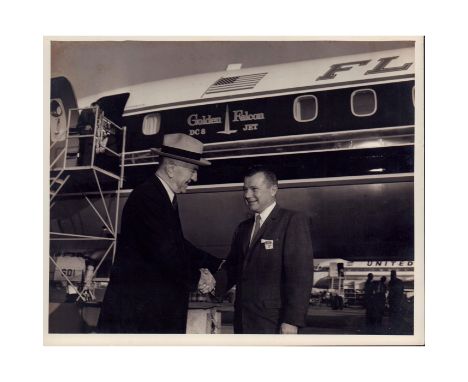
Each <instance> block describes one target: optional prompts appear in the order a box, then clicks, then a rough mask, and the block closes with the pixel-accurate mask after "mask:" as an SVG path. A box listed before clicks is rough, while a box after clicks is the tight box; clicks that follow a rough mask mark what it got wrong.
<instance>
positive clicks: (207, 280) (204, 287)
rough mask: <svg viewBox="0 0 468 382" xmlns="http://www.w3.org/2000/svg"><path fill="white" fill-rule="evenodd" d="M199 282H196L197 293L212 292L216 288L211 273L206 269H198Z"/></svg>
mask: <svg viewBox="0 0 468 382" xmlns="http://www.w3.org/2000/svg"><path fill="white" fill-rule="evenodd" d="M200 273H201V275H200V281H198V291H199V292H200V293H202V294H206V293H210V292H213V291H214V289H215V286H216V280H215V278H214V277H213V275H212V274H211V272H210V271H209V270H208V269H206V268H201V269H200Z"/></svg>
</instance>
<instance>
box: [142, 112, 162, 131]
mask: <svg viewBox="0 0 468 382" xmlns="http://www.w3.org/2000/svg"><path fill="white" fill-rule="evenodd" d="M160 127H161V115H160V114H159V113H153V114H148V115H146V116H145V118H144V119H143V128H142V131H143V134H144V135H155V134H157V133H159V129H160Z"/></svg>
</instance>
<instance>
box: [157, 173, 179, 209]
mask: <svg viewBox="0 0 468 382" xmlns="http://www.w3.org/2000/svg"><path fill="white" fill-rule="evenodd" d="M156 177H157V178H158V179H159V180H160V181H161V183H162V185H163V186H164V188H165V189H166V191H167V195H168V196H169V200H170V201H171V203H172V201H173V200H174V196H175V193H174V191H172V190H171V188H170V187H169V185H168V184H167V182H166V181H165V180H164V179H162V178H161V177H159V176H157V175H156Z"/></svg>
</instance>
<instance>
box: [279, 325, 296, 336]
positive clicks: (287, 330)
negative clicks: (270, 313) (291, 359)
mask: <svg viewBox="0 0 468 382" xmlns="http://www.w3.org/2000/svg"><path fill="white" fill-rule="evenodd" d="M280 334H297V326H295V325H290V324H287V323H286V322H283V323H282V324H281V327H280Z"/></svg>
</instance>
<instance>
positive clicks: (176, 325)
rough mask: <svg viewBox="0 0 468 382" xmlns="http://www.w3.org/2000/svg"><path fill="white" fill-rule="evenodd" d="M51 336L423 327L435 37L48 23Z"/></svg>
mask: <svg viewBox="0 0 468 382" xmlns="http://www.w3.org/2000/svg"><path fill="white" fill-rule="evenodd" d="M44 62H45V67H46V68H48V69H46V70H45V74H44V76H45V79H44V83H45V84H47V87H46V90H45V94H44V103H45V105H46V106H47V112H48V111H49V106H50V114H49V115H48V125H46V126H45V129H46V131H45V133H44V134H45V135H46V137H47V141H48V142H49V145H48V147H47V149H45V150H44V155H49V160H48V167H47V168H46V169H45V173H46V174H47V179H46V180H45V181H46V182H47V183H48V184H49V185H50V194H49V196H48V200H47V206H45V210H46V211H47V213H46V214H45V215H46V218H45V219H46V221H45V224H46V225H48V237H47V238H46V241H47V242H48V243H47V244H48V245H47V247H48V248H47V249H48V252H46V253H44V278H45V281H44V307H45V309H44V343H45V344H46V345H75V344H80V345H100V344H110V345H114V344H118V345H126V344H130V343H131V344H137V345H140V344H141V345H143V344H153V345H165V344H172V345H174V344H196V345H205V344H207V345H208V344H209V345H212V344H215V345H217V344H219V345H231V344H242V345H288V344H291V345H362V344H363V345H367V344H369V345H422V344H424V246H423V240H424V237H423V236H424V232H423V226H424V224H423V219H424V207H423V195H424V174H423V169H424V103H423V96H424V39H423V38H422V37H367V38H352V37H348V38H342V39H338V38H318V37H315V38H307V37H303V38H284V39H281V38H265V37H263V38H253V37H252V38H232V37H231V38H210V39H208V38H157V37H154V38H150V37H147V38H126V39H123V38H90V37H87V38H78V37H76V38H70V37H56V38H53V37H48V38H44Z"/></svg>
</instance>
